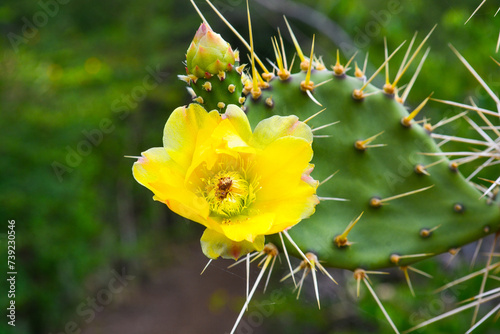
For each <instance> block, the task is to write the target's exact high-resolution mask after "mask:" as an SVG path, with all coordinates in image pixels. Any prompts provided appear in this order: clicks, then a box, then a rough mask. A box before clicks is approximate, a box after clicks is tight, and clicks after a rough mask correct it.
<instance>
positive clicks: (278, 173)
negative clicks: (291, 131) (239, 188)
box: [252, 136, 313, 200]
mask: <svg viewBox="0 0 500 334" xmlns="http://www.w3.org/2000/svg"><path fill="white" fill-rule="evenodd" d="M312 155H313V151H312V148H311V145H310V144H309V143H308V142H307V141H306V140H305V139H302V138H296V137H290V136H289V137H282V138H280V139H278V140H275V141H274V142H273V143H271V144H270V145H268V146H267V147H266V148H265V149H264V150H263V151H261V152H259V153H258V155H257V158H256V161H255V166H254V168H253V170H252V173H253V174H254V176H255V177H257V178H258V179H259V185H260V187H261V189H260V190H259V193H258V197H259V198H262V199H264V200H267V199H269V198H274V197H277V196H280V194H281V196H282V195H283V193H284V192H286V191H289V190H290V189H293V188H294V187H295V186H296V185H297V184H298V183H299V182H300V181H301V178H302V173H303V172H304V171H305V170H306V169H307V168H308V166H309V161H310V160H311V158H312Z"/></svg>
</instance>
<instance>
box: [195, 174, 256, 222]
mask: <svg viewBox="0 0 500 334" xmlns="http://www.w3.org/2000/svg"><path fill="white" fill-rule="evenodd" d="M251 188H252V187H251V186H249V184H248V182H247V180H245V179H244V178H243V177H242V175H241V174H240V173H238V172H236V171H227V170H225V171H220V172H218V173H217V174H215V175H213V176H211V177H210V178H209V179H208V180H207V181H206V183H205V189H204V192H203V195H204V197H205V199H206V200H207V202H208V204H209V206H210V211H211V212H212V213H214V214H216V215H219V216H223V217H232V216H235V215H238V214H240V213H241V212H242V211H243V210H244V209H246V208H247V206H248V204H250V202H251V201H253V191H252V189H251Z"/></svg>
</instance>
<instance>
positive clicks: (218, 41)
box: [186, 23, 238, 78]
mask: <svg viewBox="0 0 500 334" xmlns="http://www.w3.org/2000/svg"><path fill="white" fill-rule="evenodd" d="M186 60H187V71H188V74H194V75H195V76H197V77H198V78H203V77H210V76H211V75H216V74H219V72H221V71H222V72H225V71H231V70H232V68H233V66H234V63H235V61H237V60H238V59H237V55H235V53H234V52H233V50H232V49H231V45H229V43H227V42H226V41H225V40H224V39H223V38H222V37H221V36H220V35H219V34H217V33H215V32H214V31H213V30H212V29H210V27H208V26H207V25H206V24H205V23H202V24H201V25H200V28H199V29H198V31H197V32H196V35H195V36H194V38H193V41H192V42H191V45H190V46H189V49H188V51H187V54H186Z"/></svg>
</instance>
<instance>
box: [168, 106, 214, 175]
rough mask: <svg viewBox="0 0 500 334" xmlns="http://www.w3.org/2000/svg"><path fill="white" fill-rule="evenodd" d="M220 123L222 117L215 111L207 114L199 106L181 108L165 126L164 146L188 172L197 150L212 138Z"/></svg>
mask: <svg viewBox="0 0 500 334" xmlns="http://www.w3.org/2000/svg"><path fill="white" fill-rule="evenodd" d="M219 122H220V115H219V113H218V112H217V111H215V110H214V111H213V112H210V113H207V111H206V110H205V109H203V107H202V106H200V105H198V104H190V105H189V107H187V108H186V107H179V108H177V109H175V110H174V111H173V112H172V114H171V115H170V117H169V118H168V120H167V123H166V124H165V129H164V131H163V146H164V147H165V149H166V151H167V153H168V154H169V155H170V157H171V158H172V159H173V160H174V161H176V162H177V163H178V164H179V165H180V166H182V167H183V168H184V169H185V170H187V169H188V167H189V165H190V164H191V160H192V157H193V153H194V151H195V148H196V147H197V146H199V145H200V144H201V143H203V142H205V141H206V140H207V138H210V135H211V133H212V131H213V129H214V128H215V127H216V126H217V124H218V123H219Z"/></svg>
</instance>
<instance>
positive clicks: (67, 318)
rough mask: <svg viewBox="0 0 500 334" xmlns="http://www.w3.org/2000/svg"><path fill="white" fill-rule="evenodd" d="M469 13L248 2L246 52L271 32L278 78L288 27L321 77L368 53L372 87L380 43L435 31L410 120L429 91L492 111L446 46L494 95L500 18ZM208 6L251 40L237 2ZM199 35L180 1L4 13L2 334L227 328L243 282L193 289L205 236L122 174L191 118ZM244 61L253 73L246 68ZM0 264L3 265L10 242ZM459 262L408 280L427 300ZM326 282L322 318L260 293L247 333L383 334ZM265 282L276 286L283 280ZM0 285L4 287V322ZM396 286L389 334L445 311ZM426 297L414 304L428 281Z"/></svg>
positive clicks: (20, 0)
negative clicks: (173, 123) (10, 253)
mask: <svg viewBox="0 0 500 334" xmlns="http://www.w3.org/2000/svg"><path fill="white" fill-rule="evenodd" d="M197 2H198V3H199V6H200V8H201V9H202V11H203V12H204V13H205V16H206V18H207V19H208V21H209V22H210V24H211V25H212V28H213V29H214V30H216V31H217V32H219V33H221V34H222V35H223V37H224V38H225V39H226V40H227V41H229V42H230V43H231V44H232V45H233V47H234V48H238V49H240V50H241V51H244V50H243V47H242V44H241V43H240V42H239V41H238V40H237V39H236V38H235V37H234V35H233V34H232V33H231V32H230V31H229V29H228V28H227V27H225V26H224V25H223V23H222V22H221V21H220V20H219V19H218V18H217V17H216V16H215V15H214V13H213V12H212V11H211V10H210V9H209V7H208V5H206V4H205V3H204V1H197ZM479 2H480V1H479V0H478V1H468V0H461V1H431V0H425V1H416V0H414V1H396V0H393V1H382V0H380V1H379V0H374V1H368V0H366V1H361V0H351V1H328V0H320V1H305V0H302V1H299V0H294V1H285V0H279V1H278V0H267V1H264V0H256V1H250V3H251V11H252V16H253V22H254V36H255V42H256V51H257V53H258V54H259V55H260V56H261V58H266V57H268V58H270V59H272V58H273V54H272V47H271V44H270V41H269V39H270V36H272V35H275V34H276V28H277V27H280V29H281V31H282V32H284V33H283V36H284V38H285V43H286V44H287V47H288V49H287V50H288V55H289V62H290V60H291V55H292V54H293V49H292V44H291V43H290V38H289V36H288V33H286V30H285V25H284V22H283V19H282V15H283V14H286V15H287V17H288V18H289V20H290V22H291V24H292V26H293V27H294V30H295V33H296V35H297V37H298V39H299V40H300V41H301V42H302V46H303V49H304V50H305V52H306V53H307V52H309V50H310V41H311V38H312V34H313V33H315V34H316V45H317V50H318V51H317V52H318V54H322V55H323V57H324V60H325V62H326V63H327V64H332V63H333V62H334V56H335V52H336V50H337V48H340V49H341V51H343V52H345V56H344V55H343V56H342V57H343V58H342V59H344V61H345V59H346V58H347V57H349V56H350V55H351V53H352V51H353V50H354V49H359V51H360V52H359V54H358V56H357V58H356V60H357V61H358V63H362V62H363V59H364V55H365V54H366V53H367V52H369V53H370V58H369V64H370V68H371V69H372V71H373V69H374V68H375V66H377V65H378V64H380V63H382V62H383V59H384V52H383V37H384V36H387V39H388V45H389V48H390V49H391V50H393V49H394V48H395V47H396V46H397V45H399V44H400V43H401V42H402V41H403V40H409V39H411V37H412V36H413V34H414V32H415V31H419V39H418V41H420V40H421V38H423V36H424V35H425V34H426V33H427V32H428V31H429V30H430V29H431V28H432V26H434V24H436V23H437V24H438V27H437V29H436V31H435V32H434V34H433V35H432V37H431V38H430V40H429V42H428V45H429V46H431V48H432V50H431V53H430V55H429V57H428V59H427V62H426V64H425V66H424V68H423V71H422V73H421V75H420V77H419V78H418V80H417V83H416V85H415V88H414V89H413V91H412V93H411V94H410V97H409V99H408V105H409V106H413V107H414V106H416V105H418V104H419V103H420V101H422V100H423V99H424V98H425V97H426V96H427V95H428V94H429V93H430V92H432V91H434V92H435V93H434V97H437V98H443V99H450V100H455V101H458V102H464V101H465V99H466V97H467V96H473V97H474V99H475V101H476V103H478V104H480V105H481V106H483V107H486V108H493V103H492V101H491V100H490V99H489V98H488V97H487V94H486V92H485V91H484V90H482V89H481V88H480V87H479V85H478V84H477V82H476V81H475V80H474V79H473V77H472V76H471V75H470V74H469V73H468V72H467V71H466V69H465V68H464V67H463V66H462V65H461V64H460V63H459V61H458V59H457V58H456V57H455V56H454V55H453V54H452V52H451V50H450V49H449V48H448V47H447V43H449V42H451V43H453V45H454V46H455V47H456V48H457V49H458V50H459V51H460V52H461V53H462V54H463V55H464V56H465V57H466V58H467V59H468V60H469V62H470V63H471V64H472V65H473V66H474V67H475V68H476V70H477V72H478V73H480V74H482V75H484V77H485V80H486V81H487V82H488V83H489V84H490V87H491V88H492V89H493V90H494V91H495V92H497V94H498V91H499V90H500V75H499V73H500V71H499V70H498V67H497V65H495V64H494V63H493V62H492V61H491V59H490V58H489V57H490V56H495V45H496V42H497V38H498V27H499V26H500V24H499V20H500V17H498V16H497V17H494V13H495V12H496V10H497V8H498V2H496V1H487V2H486V3H485V5H484V6H483V7H482V8H481V9H480V10H479V11H478V13H477V14H476V15H475V17H474V18H473V19H472V20H471V21H470V22H469V23H467V25H465V26H464V22H465V21H466V20H467V18H468V16H469V15H470V14H471V13H472V12H473V10H474V9H475V8H476V6H477V5H478V4H479ZM214 4H215V5H216V6H217V7H218V8H219V9H220V10H221V11H222V12H223V14H224V15H225V16H226V18H228V20H229V21H231V22H233V23H234V25H235V27H236V28H237V29H238V30H239V31H240V32H241V33H242V35H243V36H248V31H247V25H246V16H245V15H246V12H245V3H244V1H243V0H216V1H214ZM199 23H200V19H199V17H198V16H197V14H196V12H195V10H194V9H193V8H192V6H191V4H190V3H189V1H188V0H178V1H173V0H164V1H150V0H144V1H128V0H122V1H118V0H107V1H76V0H72V1H71V0H59V1H57V0H42V1H40V2H35V1H26V0H7V1H2V3H1V4H0V31H1V33H2V36H3V38H2V39H1V40H0V50H1V54H0V143H1V144H0V154H1V156H2V159H0V170H1V171H2V173H1V176H0V203H1V206H0V217H2V220H3V223H2V226H3V229H4V231H0V233H6V231H7V221H8V220H12V219H13V220H15V221H16V227H15V228H16V269H17V273H18V274H17V280H16V299H15V300H16V327H15V328H11V327H9V326H8V325H7V324H6V322H7V321H6V320H5V319H6V318H5V316H2V318H1V320H0V332H1V333H10V332H13V333H14V332H15V333H23V334H24V333H27V334H28V333H30V334H31V333H73V332H74V333H79V330H83V332H85V333H115V332H121V333H196V332H200V331H205V332H210V333H212V332H213V333H216V332H220V331H229V330H230V328H231V327H232V323H233V321H234V320H235V319H236V315H237V312H238V309H239V307H240V306H241V303H242V298H243V296H244V280H243V278H242V275H243V273H242V272H238V271H236V272H233V273H228V272H227V271H225V269H224V268H225V267H226V265H227V264H226V263H225V262H223V261H218V262H221V263H219V264H216V265H215V266H214V267H212V268H213V269H212V268H210V270H208V271H207V273H206V274H204V276H202V277H199V272H200V271H201V269H202V268H203V265H204V263H205V260H204V259H203V256H202V255H201V256H200V253H201V252H200V249H199V243H198V239H199V237H200V235H201V232H202V228H201V227H200V226H198V225H197V224H194V223H190V222H188V221H186V220H185V219H182V218H179V217H178V216H176V215H175V214H173V213H171V212H169V211H168V209H167V208H166V207H165V206H164V205H162V204H161V203H158V202H154V201H153V200H152V199H151V197H152V194H151V193H150V192H149V191H148V190H147V189H145V188H143V187H141V186H140V185H138V184H137V183H136V182H135V181H134V179H133V177H132V175H131V166H132V163H133V161H134V160H132V159H128V158H125V157H124V156H126V155H131V156H137V155H139V154H140V152H142V151H145V150H146V149H148V148H150V147H154V146H160V145H161V136H162V130H163V126H164V123H165V121H166V119H167V118H168V116H169V113H170V112H171V111H172V110H173V109H175V108H176V107H178V106H180V105H184V104H187V103H189V97H188V95H187V93H186V90H185V87H184V84H183V82H181V81H179V80H178V79H177V77H176V76H177V74H183V72H184V66H183V64H182V61H183V60H184V58H185V51H186V49H187V47H188V45H189V43H190V41H191V39H192V37H193V35H194V33H195V31H196V29H197V28H198V25H199ZM335 27H337V28H338V29H336V28H335ZM495 27H496V28H495ZM402 55H403V53H401V55H400V56H401V57H400V58H399V60H400V59H401V58H402ZM498 58H499V57H498V54H496V59H498ZM241 59H242V61H246V59H247V58H246V55H245V53H244V52H242V56H241ZM415 66H416V65H415ZM415 66H413V67H412V68H413V69H414V68H415ZM372 71H371V72H372ZM393 71H395V70H393ZM409 76H410V75H408V78H409ZM382 81H383V78H382V77H380V81H379V83H380V82H382ZM453 114H456V110H454V109H453V108H448V107H446V106H443V105H439V104H437V103H431V104H429V106H428V108H427V110H426V115H427V116H428V117H431V118H432V123H435V122H436V121H437V120H439V119H440V117H442V116H450V115H453ZM459 125H460V122H458V125H455V124H454V125H452V127H454V130H457V127H458V126H459ZM445 131H446V130H445ZM450 131H451V130H450ZM4 239H5V236H4ZM0 254H1V256H2V257H1V258H2V259H6V258H7V256H6V246H4V244H2V250H1V253H0ZM2 261H3V260H2ZM460 261H461V259H457V260H455V263H456V265H455V266H452V267H449V268H448V269H446V270H445V269H444V265H443V264H442V263H440V262H439V261H438V262H436V261H434V262H429V263H423V264H422V265H421V266H420V268H425V269H427V270H429V271H432V272H433V273H437V275H436V276H437V277H436V278H435V280H434V281H433V282H434V283H432V284H435V285H436V286H439V285H440V284H441V283H443V282H444V281H446V280H447V279H450V277H451V278H453V277H458V275H459V273H465V272H467V268H466V267H465V266H460V265H458V264H460V263H461V262H460ZM4 262H6V260H5V261H4ZM282 267H283V268H282V269H280V270H284V267H285V265H284V264H283V265H282ZM2 268H5V266H2ZM255 270H257V269H255ZM2 271H3V272H7V270H6V269H2ZM122 271H123V272H127V275H129V276H128V277H129V278H130V280H128V281H127V280H126V278H123V277H126V275H122V276H121V278H122V280H124V281H123V282H125V283H123V282H122V281H120V282H121V283H122V285H123V286H122V287H123V289H119V290H120V291H119V292H113V291H111V290H112V287H110V282H111V281H112V280H113V278H115V281H114V282H118V281H119V279H116V277H117V275H118V274H117V273H122ZM446 271H448V272H450V273H448V274H447V273H446ZM274 275H276V276H274ZM398 275H399V276H398ZM132 276H133V279H131V277H132ZM205 276H207V277H205ZM337 276H340V277H341V278H342V277H344V278H345V279H341V280H342V281H345V285H346V286H344V287H340V288H335V289H334V288H332V287H330V285H329V284H328V282H326V281H323V288H322V290H323V292H322V294H323V296H324V299H323V305H324V307H323V308H322V310H321V311H318V310H317V309H315V301H314V298H313V295H312V292H311V291H312V290H311V287H309V290H308V288H305V292H304V295H303V296H302V298H301V302H296V301H295V297H294V295H293V293H292V289H291V287H290V285H285V286H283V285H281V286H278V285H277V284H274V285H273V286H272V288H273V289H275V290H276V291H279V292H282V295H280V298H279V301H275V300H272V298H271V297H270V295H269V294H267V295H263V296H257V298H256V300H257V301H259V300H260V301H268V302H269V301H270V300H271V301H270V302H269V303H268V304H266V305H268V306H269V305H272V310H273V311H272V312H271V313H272V316H271V315H269V316H264V317H265V320H264V321H262V323H261V322H260V321H257V320H255V319H254V320H252V318H251V317H250V318H248V320H247V322H248V323H250V324H251V321H254V323H256V324H257V322H258V326H257V325H255V326H253V327H252V325H251V326H250V327H251V330H252V331H253V332H255V333H270V332H275V331H280V332H286V333H366V332H373V333H386V332H390V328H389V327H388V325H387V324H386V322H385V320H384V319H383V316H382V314H381V312H380V311H379V310H378V309H377V307H376V304H375V303H374V302H373V301H372V300H371V298H370V297H369V296H366V295H364V297H362V298H361V299H360V301H359V302H358V300H357V299H356V298H355V297H354V296H353V295H352V293H349V291H351V292H352V289H353V288H355V287H354V286H352V284H354V282H353V280H352V279H351V278H350V277H351V274H350V273H342V272H338V273H337ZM2 277H3V274H2ZM273 277H274V278H275V281H277V280H278V279H277V277H278V274H273ZM5 282H6V281H5V279H2V280H1V283H0V288H1V291H0V295H1V297H0V301H2V303H1V307H2V310H4V311H2V314H4V313H5V308H6V305H7V304H6V303H7V299H6V291H7V285H6V283H5ZM308 283H310V284H309V285H311V286H312V283H311V282H310V281H306V285H308ZM402 283H404V279H402V276H401V274H400V273H396V277H395V278H392V279H385V280H384V281H381V282H380V286H379V287H382V288H381V289H382V290H381V291H382V292H381V293H382V294H383V293H384V291H385V296H386V298H384V303H386V304H387V308H388V309H389V312H390V313H391V312H392V313H391V314H393V319H394V321H395V322H396V324H397V325H398V326H400V327H401V328H408V327H410V326H412V325H414V324H416V321H417V320H418V321H417V322H419V321H421V320H423V319H425V318H428V317H431V316H435V315H437V314H439V313H441V311H444V306H443V305H445V303H444V302H443V298H444V297H439V296H438V297H436V296H432V295H426V294H427V293H429V292H424V295H425V297H427V299H425V298H417V299H413V298H412V297H411V296H410V294H409V292H408V288H407V287H406V286H405V285H404V284H402ZM416 283H418V282H416ZM476 283H477V282H476ZM113 284H115V283H113ZM421 284H422V289H424V288H423V287H426V285H428V284H431V283H430V281H429V280H422V282H421ZM118 285H119V284H118ZM383 289H385V290H383ZM474 289H476V288H474ZM417 290H419V288H418V284H417ZM109 291H111V293H110V292H109ZM116 291H117V290H116ZM308 291H309V292H308ZM425 291H427V290H425ZM471 291H474V292H470V293H469V294H467V292H466V290H464V289H461V290H460V291H458V292H455V294H454V295H453V296H452V297H453V298H458V299H460V298H462V299H463V298H466V297H468V296H471V295H473V294H474V293H475V290H471ZM429 294H430V293H429ZM342 296H344V297H343V298H342ZM93 298H97V301H95V299H94V301H95V302H96V303H97V304H96V305H94V306H92V305H93V304H92V300H93ZM270 298H271V299H270ZM99 301H100V302H99ZM433 301H437V302H436V303H437V304H439V305H438V306H436V305H434V306H433V305H432V304H431V303H432V302H433ZM440 303H441V304H442V305H441V304H440ZM446 305H447V304H446ZM441 306H442V307H443V309H440V307H441ZM269 307H270V306H269ZM92 310H93V311H92ZM250 311H252V309H251V310H250ZM438 311H439V312H438ZM261 313H264V314H265V312H261ZM417 318H418V319H417ZM214 319H215V320H214ZM196 322H197V323H198V325H195V324H194V323H196ZM469 322H470V317H458V318H457V317H455V318H453V320H452V321H447V322H442V323H441V324H438V325H435V326H434V327H432V328H430V329H426V330H423V331H422V332H425V333H441V332H442V333H445V332H446V333H455V332H456V333H458V332H463V331H464V330H465V328H467V325H468V323H469ZM132 324H133V325H132ZM120 326H121V327H120ZM196 326H199V327H196ZM494 326H495V325H494V324H486V325H485V326H484V327H482V328H480V330H479V331H478V332H480V331H481V330H482V331H484V333H494V332H495V331H494ZM497 326H498V324H497ZM256 327H258V328H256ZM497 330H498V327H497ZM241 332H242V333H243V329H242V331H241Z"/></svg>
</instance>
